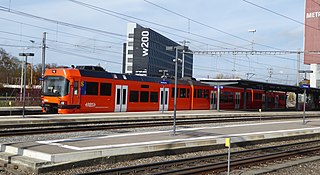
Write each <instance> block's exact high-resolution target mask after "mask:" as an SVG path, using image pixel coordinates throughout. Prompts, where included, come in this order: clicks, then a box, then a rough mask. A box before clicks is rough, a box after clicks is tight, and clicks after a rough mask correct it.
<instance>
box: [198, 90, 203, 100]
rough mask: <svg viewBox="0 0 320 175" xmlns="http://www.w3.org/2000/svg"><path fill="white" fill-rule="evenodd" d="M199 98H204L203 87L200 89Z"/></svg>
mask: <svg viewBox="0 0 320 175" xmlns="http://www.w3.org/2000/svg"><path fill="white" fill-rule="evenodd" d="M198 98H203V94H202V89H198Z"/></svg>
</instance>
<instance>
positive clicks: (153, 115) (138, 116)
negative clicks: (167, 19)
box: [0, 110, 320, 125]
mask: <svg viewBox="0 0 320 175" xmlns="http://www.w3.org/2000/svg"><path fill="white" fill-rule="evenodd" d="M302 114H303V112H302V111H284V112H283V111H281V112H280V111H277V112H270V111H263V112H261V113H259V112H253V111H252V112H248V111H220V112H217V111H216V110H192V111H190V110H188V111H177V118H178V119H188V118H196V117H197V118H199V117H201V118H208V117H216V118H219V117H222V118H223V117H236V116H242V117H260V116H261V117H270V116H274V117H283V116H302ZM311 116H313V117H317V116H320V111H307V112H306V117H311ZM172 117H173V111H165V112H164V113H162V112H161V111H152V112H117V113H83V114H66V115H62V114H46V115H25V117H24V118H23V117H22V116H21V115H14V116H0V125H17V124H19V125H22V124H26V125H27V124H37V123H46V124H48V123H49V124H50V123H51V124H60V123H61V122H63V123H66V122H71V123H72V122H89V121H99V122H109V121H124V120H125V121H130V120H131V121H138V120H151V119H167V120H168V119H172Z"/></svg>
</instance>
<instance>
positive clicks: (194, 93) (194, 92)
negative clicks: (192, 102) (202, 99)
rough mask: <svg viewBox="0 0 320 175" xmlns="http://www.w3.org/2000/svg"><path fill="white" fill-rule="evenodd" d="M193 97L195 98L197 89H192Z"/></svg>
mask: <svg viewBox="0 0 320 175" xmlns="http://www.w3.org/2000/svg"><path fill="white" fill-rule="evenodd" d="M193 98H197V89H194V91H193Z"/></svg>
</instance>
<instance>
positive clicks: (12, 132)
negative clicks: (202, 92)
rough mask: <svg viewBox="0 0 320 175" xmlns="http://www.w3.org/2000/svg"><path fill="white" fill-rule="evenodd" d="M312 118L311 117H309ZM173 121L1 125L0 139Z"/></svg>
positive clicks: (233, 119)
mask: <svg viewBox="0 0 320 175" xmlns="http://www.w3.org/2000/svg"><path fill="white" fill-rule="evenodd" d="M295 118H298V117H297V116H287V117H276V118H275V117H263V118H262V120H275V119H279V120H280V119H295ZM308 118H311V117H308ZM259 120H260V117H224V118H214V117H213V118H191V119H177V122H176V124H177V125H192V124H209V123H226V122H245V121H259ZM171 125H172V120H167V119H162V120H141V121H135V122H132V121H131V122H128V121H117V122H108V123H101V121H88V122H64V123H38V124H19V125H0V137H8V136H21V135H32V134H54V133H66V132H85V131H98V130H111V129H128V128H146V127H158V126H171Z"/></svg>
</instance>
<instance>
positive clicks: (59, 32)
mask: <svg viewBox="0 0 320 175" xmlns="http://www.w3.org/2000/svg"><path fill="white" fill-rule="evenodd" d="M59 33H60V31H59ZM71 45H72V44H71ZM87 49H89V48H87Z"/></svg>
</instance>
